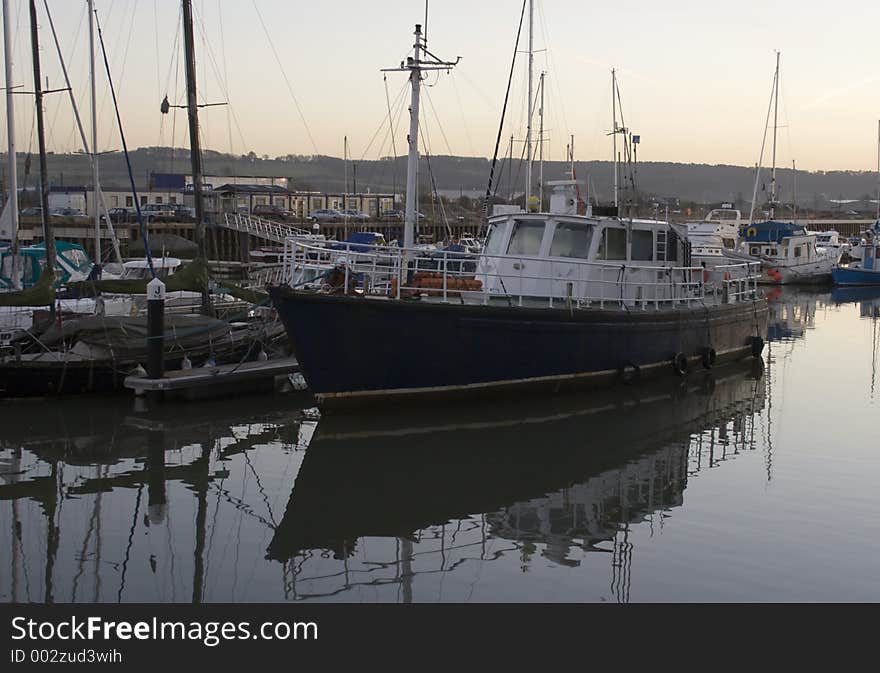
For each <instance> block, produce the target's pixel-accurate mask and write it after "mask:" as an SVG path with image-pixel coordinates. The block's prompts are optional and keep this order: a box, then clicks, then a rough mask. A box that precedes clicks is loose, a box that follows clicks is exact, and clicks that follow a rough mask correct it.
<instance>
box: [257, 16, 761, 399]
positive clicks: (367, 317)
mask: <svg viewBox="0 0 880 673" xmlns="http://www.w3.org/2000/svg"><path fill="white" fill-rule="evenodd" d="M530 16H531V12H530ZM422 54H427V55H428V57H427V59H428V60H425V61H423V60H422ZM454 65H455V64H454V63H449V62H442V61H439V60H437V59H436V58H435V57H433V55H431V54H430V52H427V49H426V43H425V40H424V38H423V36H422V32H421V26H418V25H417V26H416V30H415V45H414V56H412V57H408V58H407V60H406V61H405V62H404V63H402V64H401V68H400V69H401V70H403V71H405V72H408V73H409V75H410V82H411V85H412V104H411V105H410V115H411V116H410V133H409V139H408V140H409V159H408V164H407V169H408V170H407V200H406V209H407V212H406V217H405V226H404V245H403V246H402V247H390V248H382V247H381V246H376V247H375V248H374V249H372V250H370V251H359V250H355V249H354V248H353V246H349V247H348V249H347V250H345V252H344V256H342V257H341V258H336V260H335V261H334V262H333V266H332V268H329V269H328V268H327V259H326V250H325V249H324V248H323V247H317V246H314V245H313V244H312V243H310V242H309V241H303V240H299V239H296V238H291V239H288V241H287V242H286V244H285V265H286V266H287V272H286V273H285V277H286V278H287V279H289V283H288V284H286V285H276V286H273V287H270V288H269V291H270V295H271V298H272V301H273V304H274V305H275V307H276V309H277V310H278V312H279V315H280V316H281V319H282V320H283V322H284V325H285V328H286V329H287V333H288V336H289V337H290V341H291V345H292V347H293V349H294V352H295V354H296V356H297V359H298V361H299V363H300V366H301V368H302V372H303V375H304V376H305V379H306V381H307V383H308V384H309V388H310V389H311V391H312V392H313V393H314V395H315V397H316V400H317V402H318V405H319V406H320V407H321V408H322V409H330V408H333V407H340V406H349V405H357V404H370V403H373V404H376V403H378V404H382V403H386V402H387V401H389V400H394V401H395V402H401V401H413V400H418V399H420V398H426V397H437V396H470V395H487V394H497V393H500V392H504V391H507V392H509V391H520V390H522V389H543V390H548V391H551V392H556V391H560V390H565V389H572V388H582V387H592V386H595V385H601V384H608V383H613V382H615V381H620V380H624V381H633V380H635V379H638V378H640V377H643V376H644V377H648V376H650V375H657V374H668V375H670V376H671V375H673V373H677V374H679V375H684V374H685V373H686V372H687V371H688V369H689V368H690V367H692V366H694V365H698V366H699V365H700V364H702V366H704V367H706V368H709V367H711V366H713V365H714V364H715V363H716V362H717V361H722V360H732V359H738V358H742V357H747V356H758V355H760V353H761V351H762V349H763V344H764V342H763V337H764V335H765V334H766V330H767V303H766V300H764V299H763V298H762V297H761V295H760V294H759V291H758V289H757V284H756V281H757V277H758V274H757V271H758V267H759V264H758V263H757V262H751V261H745V262H741V263H738V264H736V263H735V264H730V265H722V266H719V267H716V268H715V269H714V270H709V269H705V268H702V267H695V266H693V263H692V262H691V260H690V259H689V253H688V246H687V241H686V234H687V232H686V228H685V227H682V226H678V225H673V224H670V223H668V222H661V221H657V220H639V219H634V218H620V217H617V216H615V217H593V216H587V215H582V214H578V211H577V203H578V199H577V198H576V187H577V183H576V182H575V181H574V180H566V181H559V182H556V183H548V184H550V186H552V187H553V188H554V193H553V194H552V196H551V198H550V208H549V211H547V212H532V202H533V200H534V199H533V198H531V187H532V180H531V165H530V164H529V166H528V169H527V176H529V177H528V178H527V190H526V199H525V203H526V204H527V205H528V207H529V211H528V212H524V211H515V210H514V209H510V210H507V212H503V213H501V214H499V215H496V216H493V217H491V218H489V221H488V232H489V233H488V237H487V240H486V245H485V248H484V250H483V251H482V252H481V253H480V255H479V256H478V257H477V258H476V264H475V265H474V266H475V268H474V269H473V270H471V267H470V266H469V265H467V264H463V263H462V260H461V259H460V258H458V257H457V258H455V259H454V260H452V259H450V257H449V256H448V255H449V254H450V253H447V252H445V251H443V252H442V254H440V253H441V251H437V253H435V254H434V255H432V256H431V257H430V258H429V260H428V261H429V265H427V266H426V265H425V262H424V260H425V257H424V256H423V255H422V254H421V253H422V252H423V251H420V250H419V249H418V248H417V247H416V246H415V245H413V243H414V236H413V231H414V224H415V221H416V220H415V205H414V204H415V186H416V182H415V178H416V167H417V165H418V129H419V125H418V109H419V106H418V103H419V88H420V82H421V78H422V75H423V72H424V71H426V70H442V69H446V70H448V69H449V68H451V67H452V66H454ZM530 81H531V70H530ZM529 99H530V100H531V96H530V97H529ZM529 119H531V108H530V114H529ZM527 145H528V151H527V154H528V157H529V158H531V157H532V152H531V129H529V132H528V133H527ZM511 210H513V212H511ZM454 254H456V255H460V253H454ZM310 267H314V273H313V274H309V273H308V269H309V268H310ZM310 275H311V276H312V277H315V276H320V277H321V279H322V282H321V283H320V286H319V289H318V290H317V291H315V290H307V289H303V287H302V286H300V287H297V286H296V285H297V283H295V282H293V279H294V278H296V277H300V276H301V277H309V276H310ZM331 279H332V280H331ZM316 285H317V284H316Z"/></svg>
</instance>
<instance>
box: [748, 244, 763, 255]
mask: <svg viewBox="0 0 880 673" xmlns="http://www.w3.org/2000/svg"><path fill="white" fill-rule="evenodd" d="M749 254H750V255H760V254H761V248H760V246H757V245H753V246H752V247H751V249H750V250H749Z"/></svg>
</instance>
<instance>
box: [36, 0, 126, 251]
mask: <svg viewBox="0 0 880 673" xmlns="http://www.w3.org/2000/svg"><path fill="white" fill-rule="evenodd" d="M43 7H44V8H45V10H46V17H47V18H48V19H49V28H50V29H51V30H52V39H53V40H54V41H55V51H56V52H58V61H59V62H60V64H61V74H63V75H64V85H65V86H66V87H67V97H68V98H69V99H70V107H72V108H73V118H74V120H75V121H76V128H77V130H78V131H79V137H80V139H81V140H82V146H83V151H84V152H85V153H86V154H87V155H88V156H89V160H90V161H92V162H93V163H94V162H96V161H97V160H98V153H97V150H95V151H92V150H91V149H89V148H90V145H89V141H88V140H87V139H86V132H85V129H84V128H83V125H82V119H81V118H80V114H79V107H78V106H77V104H76V97H75V96H74V95H73V87H72V86H71V85H70V76H69V75H68V73H67V65H65V63H64V53H63V52H62V51H61V43H60V42H59V41H58V33H57V32H55V22H54V21H52V13H51V12H50V11H49V3H48V0H43ZM89 18H90V20H92V19H94V20H95V21H96V22H97V14H95V13H92V14H91V15H90V17H89ZM92 54H94V49H93V50H92ZM91 80H92V81H93V82H94V77H92V78H91ZM93 86H94V85H93ZM93 115H95V118H96V119H97V115H96V114H95V113H94V111H93ZM95 123H97V122H95ZM94 139H95V140H97V130H94ZM92 177H93V179H94V175H93V176H92ZM95 209H96V210H100V211H101V212H102V213H104V215H105V216H106V218H107V231H108V232H109V234H110V239H111V240H112V241H113V253H114V255H115V257H116V261H117V262H119V263H120V264H121V263H122V253H121V252H120V251H119V238H117V236H116V232H115V231H114V229H113V222H112V221H111V220H110V213H109V212H107V204H106V203H105V202H104V194H103V193H102V192H101V190H100V181H99V183H98V187H97V188H96V189H95ZM98 217H99V216H98V215H96V222H97V223H98V225H100V220H99V219H97V218H98ZM98 231H99V228H98V227H96V230H95V235H96V236H98V235H99V234H98ZM98 252H100V243H99V244H98V248H97V249H96V253H98ZM96 257H97V259H96V260H95V261H96V264H97V265H98V266H100V261H101V260H100V255H96Z"/></svg>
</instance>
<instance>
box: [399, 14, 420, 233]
mask: <svg viewBox="0 0 880 673" xmlns="http://www.w3.org/2000/svg"><path fill="white" fill-rule="evenodd" d="M415 36H416V41H415V44H414V45H413V49H414V55H413V59H412V61H411V62H410V63H408V64H407V65H408V66H409V67H410V75H409V81H410V85H411V86H412V96H411V100H410V106H409V138H408V140H409V156H408V157H407V161H406V204H405V206H404V208H405V212H404V218H403V247H404V249H410V248H412V247H413V243H414V241H415V222H416V187H417V184H416V173H417V171H418V168H419V93H420V88H421V85H422V71H421V68H420V65H421V51H422V27H421V26H420V25H418V24H416V29H415Z"/></svg>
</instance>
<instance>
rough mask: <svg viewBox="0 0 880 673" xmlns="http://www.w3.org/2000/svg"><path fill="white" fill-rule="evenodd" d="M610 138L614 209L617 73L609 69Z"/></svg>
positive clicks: (615, 198)
mask: <svg viewBox="0 0 880 673" xmlns="http://www.w3.org/2000/svg"><path fill="white" fill-rule="evenodd" d="M611 119H612V127H611V138H612V142H613V152H614V154H613V155H612V159H611V164H612V168H613V169H614V207H615V208H617V207H618V202H617V198H618V197H617V192H618V187H617V72H616V71H615V70H614V68H612V69H611Z"/></svg>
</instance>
